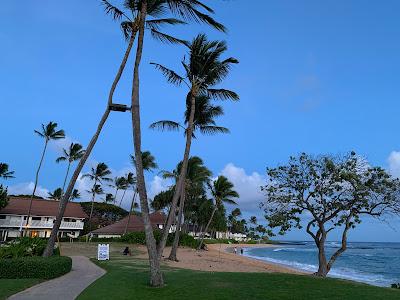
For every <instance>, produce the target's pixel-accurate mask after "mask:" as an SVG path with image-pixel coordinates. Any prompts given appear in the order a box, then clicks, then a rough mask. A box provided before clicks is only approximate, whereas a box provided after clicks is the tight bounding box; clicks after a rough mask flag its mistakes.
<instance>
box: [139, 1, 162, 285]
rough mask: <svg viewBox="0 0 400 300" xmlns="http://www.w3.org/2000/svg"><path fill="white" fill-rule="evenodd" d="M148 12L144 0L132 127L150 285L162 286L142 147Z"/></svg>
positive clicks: (141, 14)
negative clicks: (141, 71)
mask: <svg viewBox="0 0 400 300" xmlns="http://www.w3.org/2000/svg"><path fill="white" fill-rule="evenodd" d="M146 14H147V1H146V0H143V1H142V6H141V10H140V16H139V19H140V25H139V36H138V46H137V50H136V58H135V67H134V71H133V84H132V127H133V128H132V129H133V142H134V143H133V144H134V153H135V158H136V160H135V166H136V178H137V188H138V193H139V198H140V206H141V209H142V217H143V223H144V232H145V235H146V246H147V252H148V255H149V263H150V285H151V286H153V287H161V286H163V285H164V279H163V276H162V273H161V269H160V259H159V258H158V256H157V246H156V240H155V238H154V234H153V227H152V225H151V223H150V213H149V203H148V200H147V193H146V186H145V181H144V174H143V162H142V149H141V148H142V145H141V144H142V137H141V129H140V108H139V105H140V99H139V66H140V61H141V59H142V52H143V41H144V29H145V23H146Z"/></svg>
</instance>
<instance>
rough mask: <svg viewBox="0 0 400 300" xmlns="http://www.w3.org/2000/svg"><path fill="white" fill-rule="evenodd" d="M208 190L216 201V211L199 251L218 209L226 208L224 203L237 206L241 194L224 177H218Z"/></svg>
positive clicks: (209, 222) (206, 229)
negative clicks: (237, 199) (236, 200)
mask: <svg viewBox="0 0 400 300" xmlns="http://www.w3.org/2000/svg"><path fill="white" fill-rule="evenodd" d="M208 188H209V191H210V193H211V196H212V198H213V199H214V209H213V211H212V213H211V216H210V219H209V221H208V223H207V225H206V228H205V229H204V232H203V234H202V237H201V240H200V244H199V247H198V249H200V248H201V246H202V244H203V240H204V236H205V233H207V232H208V227H209V226H210V224H211V221H212V220H213V217H214V214H215V212H216V211H217V210H218V208H219V207H224V203H227V204H232V205H237V204H236V202H235V200H234V199H235V198H239V194H238V193H237V192H236V191H235V190H234V189H233V188H234V186H233V184H232V183H231V182H230V181H229V180H228V178H226V177H225V176H222V175H221V176H218V178H217V180H215V181H214V182H213V183H208Z"/></svg>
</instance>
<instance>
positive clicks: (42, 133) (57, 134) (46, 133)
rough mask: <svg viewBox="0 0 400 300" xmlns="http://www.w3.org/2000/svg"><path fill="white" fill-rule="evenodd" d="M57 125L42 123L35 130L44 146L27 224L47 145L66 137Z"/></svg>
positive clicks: (27, 220) (27, 219) (29, 211)
mask: <svg viewBox="0 0 400 300" xmlns="http://www.w3.org/2000/svg"><path fill="white" fill-rule="evenodd" d="M57 125H58V124H57V123H54V122H49V123H48V124H47V125H44V124H42V129H41V130H35V133H36V134H37V135H38V136H39V137H41V138H43V139H44V147H43V151H42V156H41V158H40V162H39V166H38V168H37V170H36V176H35V185H34V186H33V191H32V195H31V199H30V202H29V209H28V216H27V218H26V223H25V226H27V225H28V222H29V217H30V215H31V210H32V200H33V197H34V196H35V192H36V188H37V184H38V180H39V172H40V168H41V167H42V163H43V159H44V156H45V154H46V150H47V146H48V144H49V142H50V141H53V140H60V139H64V138H65V132H64V130H62V129H61V130H57ZM21 233H22V231H21Z"/></svg>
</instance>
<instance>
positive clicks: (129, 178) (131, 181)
mask: <svg viewBox="0 0 400 300" xmlns="http://www.w3.org/2000/svg"><path fill="white" fill-rule="evenodd" d="M124 179H125V186H124V187H123V191H124V192H123V194H122V197H121V200H120V201H119V206H121V205H122V201H123V200H124V197H125V193H126V190H127V189H128V188H129V187H134V186H136V177H135V175H133V173H132V172H129V173H128V174H126V175H125V177H124Z"/></svg>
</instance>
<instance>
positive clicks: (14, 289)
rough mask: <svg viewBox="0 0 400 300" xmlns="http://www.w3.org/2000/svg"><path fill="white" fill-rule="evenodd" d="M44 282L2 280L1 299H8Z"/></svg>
mask: <svg viewBox="0 0 400 300" xmlns="http://www.w3.org/2000/svg"><path fill="white" fill-rule="evenodd" d="M42 281H43V280H41V279H0V299H1V300H3V299H6V298H7V297H9V296H11V295H13V294H15V293H18V292H20V291H23V290H25V289H27V288H28V287H31V286H33V285H35V284H38V283H40V282H42Z"/></svg>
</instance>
